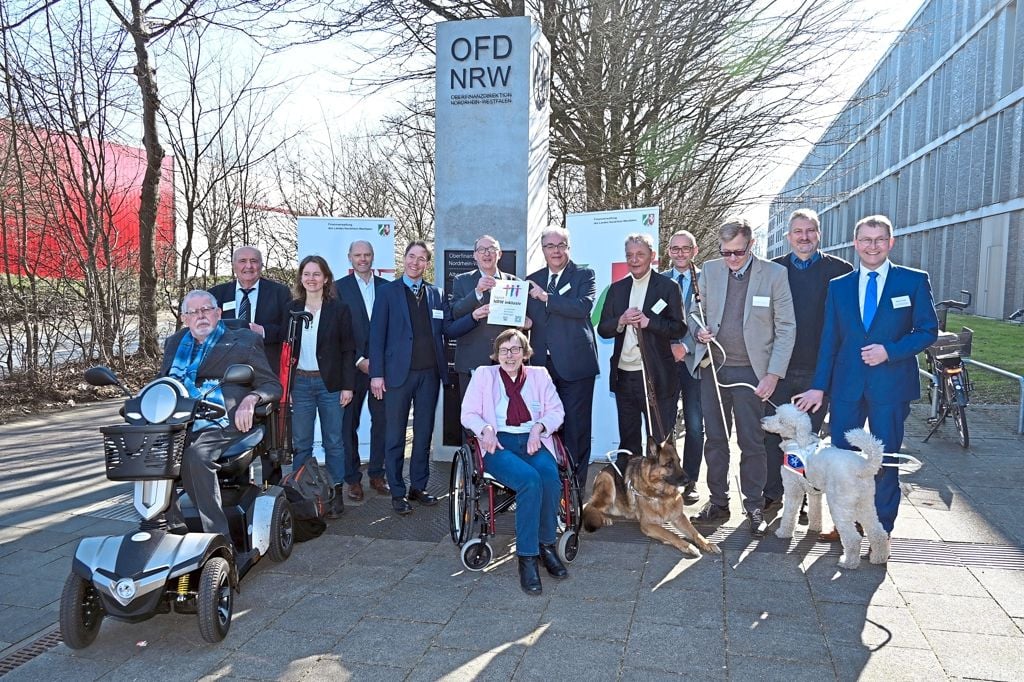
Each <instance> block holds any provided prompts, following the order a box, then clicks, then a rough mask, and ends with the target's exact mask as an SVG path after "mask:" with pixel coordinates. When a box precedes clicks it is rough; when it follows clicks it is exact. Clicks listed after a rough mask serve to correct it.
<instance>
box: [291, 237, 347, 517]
mask: <svg viewBox="0 0 1024 682" xmlns="http://www.w3.org/2000/svg"><path fill="white" fill-rule="evenodd" d="M295 294H296V298H295V300H293V301H292V302H291V303H290V304H289V312H290V311H299V310H306V311H307V312H309V313H311V314H312V315H313V322H312V323H311V324H310V326H309V327H308V328H305V327H304V328H303V329H302V332H301V334H299V335H298V337H297V338H296V339H295V349H294V351H293V355H292V357H293V358H294V359H295V362H296V365H295V369H294V370H293V372H294V375H295V377H294V382H293V384H292V391H291V396H292V446H293V447H294V449H295V458H294V460H293V464H292V468H293V470H297V469H298V468H299V467H301V466H302V464H303V462H305V461H306V459H307V458H308V457H309V456H311V455H312V454H313V424H314V421H315V419H316V417H317V415H319V416H320V434H321V439H322V443H323V448H324V457H325V459H326V463H327V470H328V471H329V472H330V474H331V478H333V479H334V480H335V481H336V482H337V483H336V485H335V493H336V494H335V496H334V505H333V506H332V508H331V510H330V512H329V513H328V517H330V518H335V517H337V515H338V514H340V513H341V510H342V509H343V508H344V507H343V503H342V495H341V492H342V491H341V488H342V480H343V476H344V473H345V448H344V444H343V441H342V437H341V420H342V415H343V410H344V408H345V406H346V405H348V404H349V403H350V402H351V401H352V390H353V388H354V387H355V369H356V368H355V341H354V338H353V335H352V319H351V317H350V315H349V310H348V306H346V305H345V304H344V303H342V302H341V301H339V300H338V298H337V296H336V294H335V293H334V275H333V274H332V273H331V268H330V266H329V265H327V261H326V260H324V259H323V258H322V257H320V256H306V257H305V258H303V259H302V262H301V263H299V274H298V278H297V281H296V283H295Z"/></svg>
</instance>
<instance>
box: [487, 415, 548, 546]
mask: <svg viewBox="0 0 1024 682" xmlns="http://www.w3.org/2000/svg"><path fill="white" fill-rule="evenodd" d="M529 438H530V434H528V433H502V432H498V442H499V443H501V446H502V447H503V448H505V449H504V450H496V451H495V452H493V453H492V454H490V455H484V469H486V470H487V471H489V472H490V473H491V475H492V476H494V477H495V478H496V479H498V480H499V481H501V483H502V484H503V485H505V486H508V487H509V488H512V489H513V490H515V491H516V554H518V555H519V556H537V555H539V554H540V547H539V544H540V543H543V544H545V545H553V544H555V539H556V538H555V532H556V526H557V524H558V505H559V504H560V502H561V498H562V483H561V481H560V480H559V478H558V464H557V463H556V462H555V458H554V457H553V456H552V454H551V453H550V452H548V451H547V448H541V449H540V450H538V451H537V452H536V453H535V454H533V455H528V454H526V441H527V440H529Z"/></svg>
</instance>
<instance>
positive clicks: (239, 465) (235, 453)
mask: <svg viewBox="0 0 1024 682" xmlns="http://www.w3.org/2000/svg"><path fill="white" fill-rule="evenodd" d="M265 432H266V429H265V427H264V426H262V425H260V426H255V427H253V429H252V430H251V431H249V432H248V433H246V434H245V435H244V436H242V437H241V438H239V439H238V440H236V441H235V442H233V443H232V444H231V445H229V446H227V447H226V448H224V452H222V453H221V454H220V457H218V458H217V464H219V465H220V471H219V472H217V473H218V474H219V475H220V476H221V477H225V476H235V475H237V474H240V473H242V472H243V471H245V470H246V469H248V468H249V464H251V463H252V456H253V452H254V448H255V447H256V446H257V445H259V444H260V442H261V441H262V440H263V436H264V434H265Z"/></svg>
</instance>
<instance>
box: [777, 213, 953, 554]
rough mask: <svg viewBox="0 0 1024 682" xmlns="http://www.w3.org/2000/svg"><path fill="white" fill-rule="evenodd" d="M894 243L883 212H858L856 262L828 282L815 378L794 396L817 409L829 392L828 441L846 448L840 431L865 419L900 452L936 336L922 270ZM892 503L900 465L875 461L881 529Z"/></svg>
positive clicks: (896, 499)
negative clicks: (900, 256) (923, 359)
mask: <svg viewBox="0 0 1024 682" xmlns="http://www.w3.org/2000/svg"><path fill="white" fill-rule="evenodd" d="M894 243H895V240H894V239H893V236H892V223H891V222H889V219H888V218H886V217H885V216H883V215H873V216H868V217H867V218H862V219H861V220H860V221H859V222H858V223H857V225H856V227H854V229H853V246H854V249H855V250H856V251H857V256H858V258H859V259H860V267H859V268H858V269H857V270H854V271H853V272H850V273H848V274H846V275H843V276H842V277H837V278H836V279H834V280H832V282H831V283H830V284H829V285H828V295H827V297H826V299H825V321H824V328H823V329H822V332H821V349H820V351H819V352H818V364H817V367H816V368H815V371H814V379H813V381H812V382H811V388H810V389H809V390H807V391H804V392H803V393H800V394H798V395H796V396H794V399H795V400H796V404H797V407H799V408H800V409H801V410H804V411H808V410H813V411H817V410H820V409H821V408H822V405H823V403H824V400H825V395H826V394H828V395H829V397H830V398H831V401H832V412H831V417H830V423H831V426H832V443H833V444H834V445H836V446H838V447H841V448H849V447H850V443H849V442H848V441H847V440H846V432H847V431H849V430H850V429H854V428H858V427H863V426H864V422H865V421H867V422H870V424H871V433H872V435H874V436H875V437H876V438H878V439H879V440H881V441H882V442H883V443H884V444H885V451H886V452H898V451H899V449H900V447H901V446H902V445H903V426H904V421H905V420H906V418H907V415H909V414H910V401H912V400H917V399H918V398H920V397H921V382H920V380H919V379H918V374H917V354H918V353H920V352H921V351H923V350H924V349H925V348H927V347H928V346H930V345H931V344H932V343H934V342H935V339H936V338H937V336H938V329H939V322H938V319H937V318H936V316H935V304H934V301H933V300H932V289H931V285H930V284H929V283H928V273H926V272H923V271H921V270H914V269H912V268H908V267H903V266H900V265H896V264H895V263H893V262H892V261H890V260H889V252H890V250H891V249H892V246H893V244H894ZM886 460H887V461H891V460H889V458H886ZM899 505H900V482H899V472H898V471H897V470H896V469H895V468H894V467H882V470H881V471H879V472H878V474H877V475H876V476H875V509H876V511H877V512H878V520H879V522H880V523H881V524H882V528H884V529H885V530H886V532H887V533H890V534H891V533H892V530H893V527H894V526H895V525H896V515H897V512H898V511H899Z"/></svg>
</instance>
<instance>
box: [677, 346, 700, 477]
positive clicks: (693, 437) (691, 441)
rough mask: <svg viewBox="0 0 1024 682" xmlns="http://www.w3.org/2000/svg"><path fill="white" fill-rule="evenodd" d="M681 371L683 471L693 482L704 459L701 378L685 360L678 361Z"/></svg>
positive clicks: (678, 367) (678, 368)
mask: <svg viewBox="0 0 1024 682" xmlns="http://www.w3.org/2000/svg"><path fill="white" fill-rule="evenodd" d="M676 368H677V370H678V371H679V396H680V397H681V398H682V400H683V424H684V425H685V426H686V437H685V440H684V441H683V471H685V472H686V477H687V478H688V479H690V481H691V482H692V483H696V482H697V477H698V476H699V475H700V462H701V460H702V459H704V413H703V412H702V411H701V403H700V379H695V378H694V377H693V375H692V374H690V370H688V369H687V368H686V363H685V362H677V363H676Z"/></svg>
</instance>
